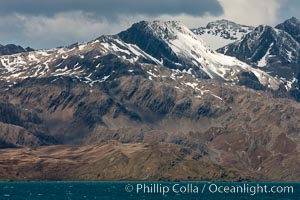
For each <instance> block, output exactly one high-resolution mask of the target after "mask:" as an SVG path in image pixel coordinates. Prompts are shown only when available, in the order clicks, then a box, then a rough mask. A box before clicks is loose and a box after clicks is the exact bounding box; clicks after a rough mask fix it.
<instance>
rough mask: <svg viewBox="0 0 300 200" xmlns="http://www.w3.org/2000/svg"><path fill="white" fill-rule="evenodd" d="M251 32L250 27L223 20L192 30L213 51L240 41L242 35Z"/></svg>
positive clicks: (252, 28) (251, 28)
mask: <svg viewBox="0 0 300 200" xmlns="http://www.w3.org/2000/svg"><path fill="white" fill-rule="evenodd" d="M253 30H254V27H252V26H246V25H241V24H237V23H235V22H232V21H229V20H225V19H222V20H217V21H214V22H210V23H208V24H207V26H206V27H200V28H195V29H192V31H193V32H194V33H195V34H196V35H199V37H200V38H201V39H203V40H204V41H205V42H206V43H207V44H208V45H209V46H210V47H211V48H212V49H214V50H217V49H219V48H221V47H224V46H226V45H228V44H230V43H233V42H235V41H237V40H241V39H242V38H243V37H244V35H246V34H247V33H249V32H251V31H253Z"/></svg>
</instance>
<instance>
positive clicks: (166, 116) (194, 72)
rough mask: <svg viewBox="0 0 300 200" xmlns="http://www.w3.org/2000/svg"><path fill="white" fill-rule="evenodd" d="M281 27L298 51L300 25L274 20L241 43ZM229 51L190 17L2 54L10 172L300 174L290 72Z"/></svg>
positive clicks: (292, 177) (15, 175)
mask: <svg viewBox="0 0 300 200" xmlns="http://www.w3.org/2000/svg"><path fill="white" fill-rule="evenodd" d="M223 22H224V20H223ZM212 24H213V23H212ZM243 28H245V29H246V30H247V31H250V30H252V27H247V26H243ZM269 29H270V30H273V29H274V30H275V33H273V32H272V31H270V32H271V33H272V35H271V36H269V37H270V38H272V39H274V38H277V37H279V36H282V37H286V38H284V39H282V42H281V44H280V45H279V44H278V48H289V50H291V49H292V48H294V46H290V43H287V44H288V45H286V44H285V42H283V41H286V42H290V41H291V44H293V43H294V42H295V41H296V40H295V39H291V38H293V37H292V36H291V35H290V34H289V33H286V32H285V31H282V30H281V31H277V30H278V29H275V28H266V27H263V26H261V27H257V28H253V31H252V32H249V33H248V34H245V35H244V36H243V37H241V38H238V39H240V40H237V41H236V42H234V43H233V44H229V46H230V45H236V46H242V44H240V43H242V42H241V41H244V40H245V41H246V40H247V39H248V38H252V36H253V35H258V34H257V32H259V33H260V32H266V31H269ZM234 30H235V29H234ZM237 30H238V29H237ZM243 30H244V29H243ZM247 31H246V32H247ZM241 32H243V31H241ZM277 32H278V34H277ZM196 33H197V32H196ZM257 38H260V37H257ZM288 39H290V40H288ZM275 40H276V41H277V39H274V41H275ZM239 44H240V45H239ZM255 44H256V43H255ZM257 44H263V43H257ZM274 46H275V45H274ZM276 46H277V45H276ZM224 48H226V47H224ZM257 48H258V49H260V48H259V47H257ZM295 48H296V47H295ZM227 49H229V47H227ZM233 49H234V48H233ZM237 49H239V48H237ZM240 49H242V48H240ZM218 51H219V52H222V49H220V50H218ZM270 51H271V50H270ZM274 51H275V50H274ZM282 51H284V52H285V51H286V49H283V50H282ZM219 52H217V51H215V50H212V49H210V48H209V45H207V44H206V43H205V42H204V41H203V40H202V39H201V35H200V36H199V35H197V34H195V30H190V29H189V28H187V27H186V26H185V25H184V24H182V23H180V22H174V21H168V22H161V21H153V22H147V21H141V22H138V23H135V24H133V25H132V26H131V27H130V28H129V29H127V30H125V31H122V32H120V33H119V34H117V35H106V36H101V37H99V38H97V39H95V40H93V41H90V42H86V43H80V44H78V43H76V44H73V45H70V46H67V47H60V48H54V49H48V50H35V51H30V52H27V51H21V52H18V53H17V54H11V55H3V56H0V72H1V73H0V83H1V84H0V88H1V90H0V94H1V95H0V111H1V116H0V148H2V149H3V150H1V151H2V153H1V154H0V166H1V167H0V179H4V180H12V179H13V180H49V179H51V180H74V179H76V180H116V179H118V180H137V179H138V180H147V179H148V180H149V179H151V180H176V179H181V180H235V181H241V180H281V181H297V180H299V177H300V169H299V166H300V165H299V160H300V159H299V145H298V144H299V140H300V137H299V134H298V133H299V132H300V125H299V123H297V122H299V120H300V118H299V115H298V113H299V111H300V106H299V103H298V102H296V101H295V100H294V99H293V95H291V90H292V86H291V87H287V85H288V84H289V83H290V82H289V80H288V79H286V80H284V79H283V78H282V77H283V76H276V75H273V74H271V73H269V71H268V70H265V69H267V68H268V69H269V67H260V66H258V65H257V64H255V61H251V60H250V61H249V59H243V58H240V57H238V56H237V58H234V57H232V56H227V55H224V54H222V53H219ZM229 52H231V51H229V50H228V51H226V52H224V51H223V53H225V54H229ZM247 55H248V54H247ZM249 55H252V54H251V52H250V53H249ZM284 55H289V54H288V53H286V54H284V53H282V57H283V58H286V57H284ZM291 55H292V56H293V55H294V54H293V52H292V53H291ZM276 56H277V55H276ZM278 57H279V58H281V57H280V54H278ZM239 59H240V60H239ZM274 59H275V58H274ZM290 59H291V60H293V59H294V58H290ZM242 60H244V61H242ZM283 63H284V62H282V63H281V62H278V65H279V64H280V66H281V64H283ZM292 65H295V66H296V67H297V63H293V64H291V65H289V67H291V66H292ZM295 83H297V81H294V82H293V83H291V84H295ZM112 141H114V142H112ZM7 148H9V150H7ZM25 155H28V156H25ZM58 155H64V156H63V157H60V156H58ZM142 155H144V156H146V157H145V158H142V159H138V157H142ZM147 155H148V156H147ZM85 157H86V158H90V160H86V159H84V158H85ZM73 158H74V160H73ZM167 158H168V159H167ZM57 160H60V162H56V161H57ZM72 160H73V161H72ZM133 160H134V163H135V165H136V166H139V167H140V168H141V169H143V170H138V169H137V168H135V167H134V166H135V165H133V164H132V162H133ZM162 160H164V162H162ZM11 163H15V165H14V166H15V167H14V168H10V167H9V166H10V165H11ZM43 163H44V164H43ZM45 163H46V164H45ZM47 163H48V165H47ZM87 163H88V164H87ZM128 163H131V164H128ZM145 163H147V165H145ZM127 164H128V165H127ZM113 166H116V170H115V171H111V170H112V169H113ZM193 166H198V167H196V168H195V167H193ZM79 167H80V168H79ZM206 168H209V169H211V171H210V172H207V171H205V173H200V172H201V171H202V172H203V170H205V169H206ZM34 169H39V170H40V173H39V172H36V170H34ZM54 169H55V170H54ZM65 169H70V173H67V172H66V170H65ZM91 169H93V170H91ZM110 169H111V170H110ZM117 169H124V170H125V172H124V173H123V172H122V173H121V170H117ZM182 169H185V170H184V172H182ZM144 170H146V171H148V172H149V173H146V172H145V171H144ZM24 171H29V172H30V173H29V174H27V175H25V174H24ZM89 171H90V173H89ZM43 172H46V173H43ZM56 172H59V173H56ZM71 172H72V174H74V177H73V178H72V177H71ZM100 172H103V173H100ZM113 172H114V173H113ZM195 172H196V173H195ZM43 174H46V175H43ZM162 174H167V176H163V175H162ZM197 174H198V175H197Z"/></svg>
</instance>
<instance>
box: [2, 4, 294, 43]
mask: <svg viewBox="0 0 300 200" xmlns="http://www.w3.org/2000/svg"><path fill="white" fill-rule="evenodd" d="M299 10H300V4H299V0H151V1H150V0H149V1H146V0H1V5H0V44H9V43H14V44H20V45H22V46H31V47H33V48H51V47H57V46H63V45H68V44H72V43H75V42H83V41H89V40H92V39H94V38H97V37H99V36H101V35H103V34H116V33H118V32H119V31H121V30H124V29H126V28H128V27H129V26H130V25H131V24H132V23H134V22H138V21H140V20H150V21H153V20H178V21H182V22H183V23H184V24H186V25H187V26H188V27H190V28H194V27H199V26H204V25H206V24H207V23H208V22H210V21H213V20H217V19H223V18H224V19H228V20H232V21H235V22H238V23H242V24H246V25H259V24H269V25H276V24H277V23H280V22H282V21H283V20H285V19H288V18H290V17H292V16H295V17H297V18H300V12H299Z"/></svg>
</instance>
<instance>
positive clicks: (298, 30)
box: [276, 17, 300, 43]
mask: <svg viewBox="0 0 300 200" xmlns="http://www.w3.org/2000/svg"><path fill="white" fill-rule="evenodd" d="M276 28H277V29H280V30H283V31H285V32H287V33H289V34H290V35H291V36H292V37H293V38H294V39H295V40H296V41H297V42H298V43H300V20H299V19H297V18H296V17H292V18H291V19H288V20H286V21H284V22H283V23H281V24H278V25H277V26H276Z"/></svg>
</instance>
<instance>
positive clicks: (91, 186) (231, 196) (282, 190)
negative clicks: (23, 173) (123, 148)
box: [0, 182, 300, 200]
mask: <svg viewBox="0 0 300 200" xmlns="http://www.w3.org/2000/svg"><path fill="white" fill-rule="evenodd" d="M258 184H259V185H258ZM272 187H273V188H272ZM288 187H289V188H291V187H292V188H293V189H292V190H291V189H289V188H288ZM271 188H272V191H273V192H271ZM264 189H266V190H264ZM274 191H276V194H274ZM278 192H279V193H278ZM93 199H99V200H114V199H118V200H127V199H134V200H139V199H149V200H150V199H188V200H191V199H199V200H202V199H203V200H218V199H220V200H225V199H226V200H227V199H228V200H235V199H242V200H252V199H253V200H277V199H280V200H300V183H290V184H289V183H269V184H268V183H195V182H179V183H172V182H170V183H169V182H168V183H152V182H147V183H144V182H0V200H93Z"/></svg>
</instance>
